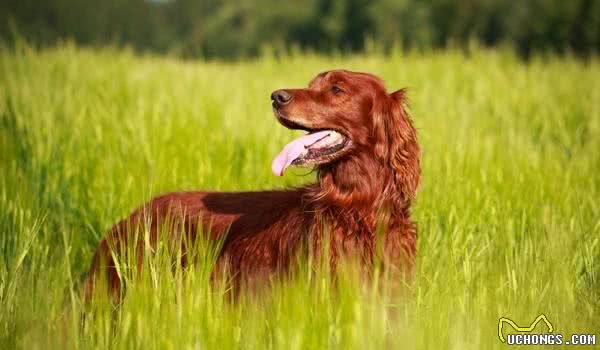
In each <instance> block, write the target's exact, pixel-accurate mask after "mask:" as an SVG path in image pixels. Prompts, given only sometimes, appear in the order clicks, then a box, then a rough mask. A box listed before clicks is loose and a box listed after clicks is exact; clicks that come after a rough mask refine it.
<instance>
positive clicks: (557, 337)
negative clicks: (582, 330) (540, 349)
mask: <svg viewBox="0 0 600 350" xmlns="http://www.w3.org/2000/svg"><path fill="white" fill-rule="evenodd" d="M505 323H506V324H507V325H508V326H510V327H512V329H513V331H516V332H518V333H510V334H506V335H505V333H504V328H505V327H504V324H505ZM538 323H542V324H545V325H546V328H547V332H546V333H534V332H533V331H534V329H535V328H536V326H537V325H538ZM506 328H508V327H506ZM498 338H499V339H500V341H501V342H503V343H506V344H508V345H596V335H595V334H571V335H563V334H561V333H555V332H554V326H553V325H552V323H551V322H550V321H549V320H548V318H547V317H546V315H544V314H541V315H539V316H538V317H536V319H535V320H534V321H533V322H532V323H531V324H530V325H529V326H526V327H520V326H518V325H517V324H516V323H515V322H514V321H513V320H511V319H510V318H508V317H501V318H500V320H499V321H498Z"/></svg>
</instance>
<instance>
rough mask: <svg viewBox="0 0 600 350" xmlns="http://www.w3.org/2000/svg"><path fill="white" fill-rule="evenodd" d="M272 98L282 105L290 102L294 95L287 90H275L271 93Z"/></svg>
mask: <svg viewBox="0 0 600 350" xmlns="http://www.w3.org/2000/svg"><path fill="white" fill-rule="evenodd" d="M271 100H273V102H275V103H276V104H277V105H279V106H282V105H285V104H288V103H289V102H290V101H291V100H292V95H290V93H289V92H287V91H285V90H275V91H273V93H272V94H271Z"/></svg>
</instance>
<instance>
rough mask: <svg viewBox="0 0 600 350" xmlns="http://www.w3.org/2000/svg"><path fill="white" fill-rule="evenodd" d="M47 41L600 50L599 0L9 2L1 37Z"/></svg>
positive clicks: (232, 48)
mask: <svg viewBox="0 0 600 350" xmlns="http://www.w3.org/2000/svg"><path fill="white" fill-rule="evenodd" d="M15 35H17V36H19V37H24V38H25V39H27V40H28V41H29V42H34V43H38V44H41V45H48V44H52V43H55V42H56V41H57V40H61V39H65V38H69V39H72V40H74V41H75V42H77V43H79V44H86V45H100V44H107V43H109V44H117V45H129V46H131V47H133V48H135V49H136V50H142V51H147V50H152V51H157V52H169V53H172V54H177V55H183V56H203V57H224V58H235V57H240V56H253V55H257V54H258V53H259V52H260V51H261V50H262V49H263V48H264V47H265V46H268V47H270V48H275V50H278V51H287V50H289V49H291V48H293V47H301V48H304V49H311V50H317V51H320V52H332V51H360V50H362V49H364V48H365V46H369V45H379V46H381V47H383V48H386V49H389V48H391V47H393V46H394V44H395V45H396V46H398V45H399V46H402V47H404V48H419V49H426V48H445V47H464V46H468V45H469V43H470V42H472V41H476V42H479V43H480V44H482V45H485V46H498V45H509V46H512V47H514V48H515V49H516V50H517V51H518V52H519V53H520V54H521V55H524V56H528V55H529V54H530V53H531V52H532V51H553V52H566V51H572V52H575V53H577V54H581V55H587V54H590V53H594V52H598V50H599V49H600V1H596V0H572V1H563V0H526V1H513V0H425V1H420V0H399V1H398V0H376V1H368V0H337V1H329V0H289V1H276V2H274V1H267V0H242V1H238V0H203V1H195V0H154V1H147V0H130V1H122V0H104V1H92V2H90V1H80V0H46V1H35V0H5V1H2V2H1V3H0V37H3V38H4V39H5V40H6V41H8V42H11V41H13V40H14V38H15Z"/></svg>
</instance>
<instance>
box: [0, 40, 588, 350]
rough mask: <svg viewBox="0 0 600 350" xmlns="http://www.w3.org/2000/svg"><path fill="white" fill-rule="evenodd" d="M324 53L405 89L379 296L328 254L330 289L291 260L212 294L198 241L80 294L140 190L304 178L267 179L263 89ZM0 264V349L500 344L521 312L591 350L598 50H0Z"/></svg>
mask: <svg viewBox="0 0 600 350" xmlns="http://www.w3.org/2000/svg"><path fill="white" fill-rule="evenodd" d="M332 68H346V69H350V70H357V71H366V72H371V73H374V74H376V75H379V76H381V77H382V78H384V80H385V81H386V86H387V88H388V89H389V90H390V91H393V90H395V89H397V88H401V87H407V88H408V96H409V99H410V104H411V108H410V110H411V115H412V117H413V120H414V122H415V125H416V127H417V128H418V131H419V141H420V144H421V146H422V149H423V163H422V166H423V178H422V185H421V187H420V190H419V193H418V195H417V201H416V203H415V205H414V208H413V216H414V219H415V221H417V224H418V230H419V239H418V256H417V264H416V271H415V276H414V279H413V280H411V281H407V282H405V283H403V285H402V288H400V289H397V288H395V289H391V288H386V287H385V285H387V284H389V283H388V282H390V281H385V278H386V277H385V275H384V274H380V275H378V274H375V275H374V276H375V277H374V278H372V279H369V280H365V279H364V278H359V277H357V276H356V275H357V274H356V273H355V274H352V273H351V272H352V271H350V270H351V269H348V270H349V271H347V272H346V273H344V276H341V277H340V278H339V280H337V281H336V282H335V283H334V282H333V281H332V280H331V279H330V278H329V276H328V274H327V273H326V272H322V271H321V272H320V271H317V270H315V269H311V268H307V269H306V271H301V273H299V274H298V276H297V277H296V278H294V279H290V280H286V281H283V282H280V283H275V284H274V285H273V287H272V288H270V289H269V290H268V291H267V292H265V293H264V294H263V295H260V296H258V297H256V296H255V297H245V298H241V299H240V300H238V301H236V302H231V301H229V300H228V299H227V298H225V297H224V296H223V290H222V289H219V288H217V287H216V286H213V285H211V283H210V281H209V278H208V276H209V274H210V264H211V259H210V256H209V257H207V258H206V259H199V261H198V262H197V263H196V264H194V265H193V266H192V267H190V268H189V269H186V270H185V271H182V270H181V269H178V268H173V267H171V266H169V265H168V263H165V262H163V263H161V261H160V259H159V257H158V256H157V257H155V258H150V259H149V261H148V262H147V263H148V266H150V268H148V269H144V270H143V271H142V274H145V277H144V276H140V278H138V279H137V280H136V281H134V283H133V284H130V285H129V286H128V289H127V294H126V297H125V299H124V300H123V302H122V304H121V305H120V306H118V307H114V306H113V305H111V303H110V302H109V301H108V300H105V299H103V298H96V299H94V300H93V302H92V303H91V304H89V305H85V304H84V303H83V301H82V299H81V295H80V288H81V285H82V281H83V279H84V278H85V276H86V273H87V270H88V269H89V265H90V263H91V258H92V255H93V253H94V250H95V248H96V246H97V244H98V242H99V241H100V240H101V238H102V237H103V234H104V232H105V231H106V230H107V229H108V228H109V227H110V226H111V225H112V224H113V223H115V222H116V221H117V220H119V219H121V218H123V217H125V216H126V215H128V213H130V212H131V211H132V210H133V209H134V208H136V207H137V206H139V205H140V204H142V203H143V202H145V201H147V200H148V199H150V198H151V197H152V196H154V195H157V194H160V193H164V192H169V191H175V190H194V189H211V190H222V191H235V190H261V189H271V188H284V187H290V186H295V185H300V184H304V183H308V182H311V181H314V180H315V178H314V173H311V172H310V171H307V170H306V169H294V170H292V171H288V173H286V175H285V176H284V177H283V178H279V177H276V176H274V175H272V173H271V171H270V164H271V160H272V159H273V157H274V156H275V155H276V154H277V153H278V152H279V150H280V149H281V148H282V147H283V146H284V145H285V144H286V143H287V142H289V141H290V140H291V139H292V138H293V136H295V135H297V134H298V132H295V131H290V130H287V129H285V128H283V127H282V126H280V125H279V124H278V123H277V122H276V120H275V118H274V117H273V114H272V111H271V105H270V101H269V96H270V93H271V91H273V90H275V89H277V88H283V87H302V86H305V85H306V84H307V83H308V81H310V79H311V78H312V77H313V76H314V75H316V74H317V73H318V72H321V71H324V70H328V69H332ZM0 257H1V259H0V348H1V349H66V348H83V349H88V348H89V349H107V348H110V349H503V348H517V347H516V346H509V345H507V343H502V342H501V341H500V339H499V336H498V324H499V319H500V318H502V317H507V318H510V319H511V320H513V321H514V322H515V323H516V324H518V325H519V326H528V325H530V324H531V323H532V322H533V321H534V319H536V317H538V316H539V315H540V314H544V315H545V316H546V317H547V319H548V320H549V321H550V322H551V324H552V325H553V328H554V330H553V331H554V333H557V334H563V335H564V340H569V339H570V335H571V334H574V333H577V334H580V333H584V334H595V335H596V346H598V345H599V344H600V61H598V59H597V58H592V59H589V60H587V61H583V60H578V59H575V58H572V57H569V56H566V57H565V56H563V57H557V56H551V55H549V56H534V57H532V58H531V59H529V60H527V61H523V60H521V59H519V58H517V57H516V56H514V55H513V54H511V53H510V52H508V51H502V50H500V51H488V50H484V49H477V48H475V49H473V50H471V51H470V52H469V53H464V52H459V51H453V50H450V51H433V52H426V53H416V52H401V51H396V52H392V53H390V54H386V55H384V54H381V53H378V52H376V50H374V52H371V53H365V54H362V55H356V56H345V55H333V56H320V55H314V54H310V53H294V54H290V55H289V56H285V57H274V56H271V55H268V54H267V55H264V56H262V57H261V58H257V59H252V60H247V61H241V62H237V63H227V62H220V61H185V60H179V59H175V58H169V57H156V56H149V55H138V54H134V53H132V52H130V51H128V50H123V49H114V48H106V49H82V48H77V47H75V46H73V45H69V44H63V45H60V46H57V47H55V48H49V49H44V50H38V49H32V48H30V47H28V46H26V45H21V46H18V47H16V48H11V49H4V50H2V51H0ZM152 259H154V260H155V261H152ZM165 261H167V260H165ZM398 290H400V291H398ZM504 331H505V332H506V333H510V332H513V333H515V332H516V331H515V330H512V329H511V327H510V326H508V325H505V326H504ZM534 332H535V333H546V332H548V327H547V326H545V325H544V324H543V323H540V324H538V325H537V326H536V328H535V330H534ZM562 347H567V348H573V346H566V344H564V343H563V344H562V345H560V346H554V348H562ZM525 348H536V347H531V346H529V347H525ZM586 348H589V347H586Z"/></svg>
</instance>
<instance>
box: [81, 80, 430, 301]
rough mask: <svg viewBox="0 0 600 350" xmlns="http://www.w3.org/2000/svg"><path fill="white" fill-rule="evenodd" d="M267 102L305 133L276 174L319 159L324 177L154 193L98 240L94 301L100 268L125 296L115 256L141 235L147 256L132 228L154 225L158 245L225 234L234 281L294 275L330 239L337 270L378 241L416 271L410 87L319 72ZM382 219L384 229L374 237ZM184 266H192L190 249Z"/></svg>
mask: <svg viewBox="0 0 600 350" xmlns="http://www.w3.org/2000/svg"><path fill="white" fill-rule="evenodd" d="M271 100H272V105H273V111H274V114H275V117H276V118H277V120H278V121H279V123H281V124H282V125H283V126H285V127H287V128H290V129H300V130H304V131H306V132H307V134H306V135H304V136H301V137H300V138H298V139H296V140H294V141H292V142H290V143H289V144H288V145H286V146H285V147H284V148H283V150H282V151H281V153H280V154H279V155H278V156H277V157H276V158H275V159H274V161H273V164H272V170H273V172H274V173H275V174H276V175H279V176H280V175H282V174H283V172H284V171H285V169H286V168H287V167H288V166H290V165H293V166H305V167H314V168H315V169H316V171H317V174H318V181H317V183H314V184H311V185H307V186H304V187H302V188H297V189H292V190H286V191H261V192H235V193H225V192H175V193H168V194H165V195H162V196H159V197H156V198H154V199H153V200H151V201H150V202H149V203H147V204H146V205H144V206H142V207H141V208H140V209H138V210H136V211H134V212H133V213H132V214H131V215H130V216H129V217H128V218H126V219H124V220H122V221H121V222H119V223H117V224H116V225H115V226H114V227H113V228H112V229H111V230H110V231H109V232H108V234H107V236H106V238H105V239H104V240H102V241H101V242H100V246H99V247H98V249H97V251H96V254H95V256H94V259H93V263H92V266H91V270H90V274H89V277H88V279H87V281H86V283H85V288H84V292H85V295H86V297H89V296H90V295H91V293H92V291H93V289H94V285H95V284H97V283H98V282H97V281H98V280H99V279H98V276H100V275H101V272H102V271H103V275H102V276H103V277H104V279H103V280H105V281H107V282H108V288H109V290H110V291H111V292H112V293H113V295H114V296H115V297H117V298H118V297H119V295H120V289H121V284H122V282H121V279H120V277H119V274H118V271H117V266H118V264H115V261H114V260H113V257H114V256H119V254H121V253H122V250H123V249H122V247H123V246H124V245H127V244H131V243H133V244H134V245H137V246H138V247H139V249H138V254H137V257H136V259H137V261H138V264H140V262H141V258H142V256H141V255H142V254H141V252H142V251H143V249H142V247H143V246H144V241H143V238H140V237H141V236H142V235H134V234H133V233H132V232H133V231H135V230H136V228H140V227H141V226H142V225H145V227H146V229H147V230H149V242H150V245H151V246H152V245H155V244H156V241H157V239H167V240H170V241H172V242H178V241H177V238H180V237H181V236H182V233H183V234H187V237H188V238H192V239H194V237H195V235H196V233H197V232H206V233H207V234H206V236H207V238H208V239H209V240H212V239H214V240H219V239H220V240H222V241H221V242H222V246H221V248H220V252H219V255H218V259H217V262H216V268H215V271H223V270H224V269H226V271H228V273H229V274H230V275H229V276H230V277H231V279H232V281H233V283H234V285H237V286H240V285H245V284H246V283H253V281H257V280H260V279H263V278H265V277H267V278H270V277H272V276H275V275H278V274H281V273H283V272H285V271H289V270H290V267H291V266H292V265H293V261H294V260H295V258H294V257H296V256H297V255H296V254H297V252H298V251H299V250H300V247H301V246H305V247H311V248H310V249H316V250H319V249H322V248H323V247H329V248H328V249H329V259H330V263H331V264H332V265H333V266H335V265H336V264H337V262H338V261H339V259H340V258H342V257H347V256H354V257H358V258H359V261H362V262H364V264H365V265H367V266H368V264H370V263H372V262H373V260H374V259H373V258H374V256H375V254H376V251H378V249H377V247H378V245H377V240H378V239H381V240H382V241H381V242H382V245H381V247H383V248H382V249H381V252H382V255H383V259H382V262H383V264H384V267H385V268H393V269H398V270H400V271H404V272H406V271H409V272H410V271H411V270H412V266H413V263H414V257H415V240H416V228H415V224H414V223H413V222H412V221H411V220H410V205H411V202H412V201H413V199H414V198H415V193H416V190H417V186H418V184H419V178H420V172H421V170H420V150H419V145H418V143H417V135H416V131H415V129H414V127H413V125H412V122H411V120H410V118H409V116H408V114H407V111H406V110H405V93H404V90H398V91H395V92H393V93H388V92H386V90H385V88H384V86H383V82H382V81H381V80H380V79H379V78H377V77H375V76H373V75H371V74H366V73H355V72H349V71H345V70H334V71H329V72H324V73H321V74H319V75H317V77H316V78H314V79H313V80H312V81H311V82H310V84H309V86H308V88H305V89H283V90H277V91H274V92H273V93H272V94H271ZM168 218H171V219H168ZM165 222H171V224H170V227H171V230H170V231H171V232H172V233H171V234H169V235H166V236H164V237H163V236H162V235H159V234H158V233H157V232H158V231H159V226H160V225H163V223H165ZM382 222H383V223H384V225H385V232H384V233H383V236H381V235H380V234H378V232H380V231H378V229H379V228H381V223H382ZM199 225H201V226H202V227H201V228H202V229H200V227H199ZM161 227H162V226H161ZM377 237H381V238H377ZM325 239H327V240H328V242H323V240H325ZM175 244H179V243H175ZM119 247H121V248H119ZM182 249H183V248H182ZM181 263H182V264H183V265H185V264H186V263H187V262H186V259H185V252H184V256H183V258H182V261H181ZM138 268H139V266H138Z"/></svg>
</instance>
